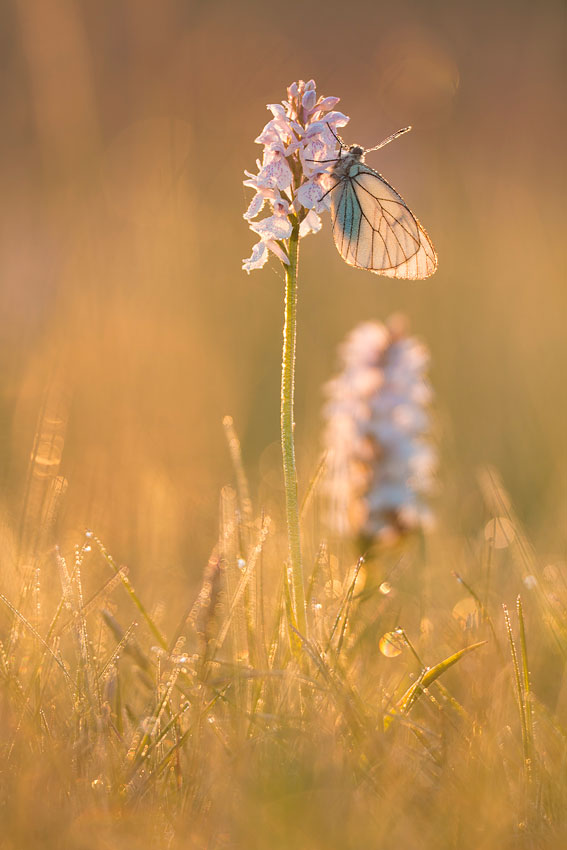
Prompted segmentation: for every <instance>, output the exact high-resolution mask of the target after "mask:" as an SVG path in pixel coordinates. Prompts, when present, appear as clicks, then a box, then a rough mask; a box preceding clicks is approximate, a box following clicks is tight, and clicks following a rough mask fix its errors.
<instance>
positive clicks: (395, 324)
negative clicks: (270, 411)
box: [324, 317, 437, 541]
mask: <svg viewBox="0 0 567 850" xmlns="http://www.w3.org/2000/svg"><path fill="white" fill-rule="evenodd" d="M340 354H341V360H342V371H341V373H340V374H339V375H338V376H337V377H336V378H334V379H333V380H332V381H330V382H329V383H328V384H327V386H326V388H325V389H326V395H327V399H328V400H327V404H326V406H325V410H324V415H325V419H326V430H325V443H326V447H327V450H328V459H329V460H328V467H329V474H328V477H327V485H326V492H327V496H328V499H329V522H330V525H331V526H332V527H333V529H334V530H335V531H336V532H337V533H339V534H341V535H352V536H355V537H362V538H366V539H368V538H370V539H374V540H376V539H377V540H381V541H386V540H388V541H390V540H392V539H397V538H398V537H399V536H401V535H403V534H405V533H407V532H409V531H414V530H416V529H419V528H425V527H427V526H429V525H430V524H431V522H432V515H431V512H430V510H429V508H428V506H427V499H428V497H429V496H431V495H432V493H433V492H434V489H435V470H436V465H437V457H436V452H435V450H434V448H433V446H432V444H431V441H430V414H429V405H430V402H431V396H432V392H431V387H430V385H429V381H428V377H427V367H428V363H429V355H428V352H427V349H426V348H425V346H424V345H423V344H421V343H420V342H418V341H417V340H416V339H414V338H411V337H408V336H407V334H406V332H405V322H404V321H403V320H402V319H400V318H399V317H397V318H394V319H392V320H390V322H389V323H388V324H387V325H382V324H379V323H377V322H366V323H364V324H362V325H359V326H358V327H357V328H355V330H354V331H352V333H351V334H350V335H349V336H348V337H347V339H346V342H345V343H344V344H343V346H342V347H341V350H340Z"/></svg>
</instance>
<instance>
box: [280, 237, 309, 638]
mask: <svg viewBox="0 0 567 850" xmlns="http://www.w3.org/2000/svg"><path fill="white" fill-rule="evenodd" d="M288 252H289V265H287V266H285V322H284V331H283V352H282V390H281V439H282V457H283V471H284V486H285V507H286V517H287V533H288V541H289V561H290V565H291V573H292V586H293V603H294V606H295V612H294V613H295V618H296V622H297V628H298V630H299V632H301V634H302V635H303V636H304V637H306V619H305V589H304V586H303V566H302V563H301V542H300V533H299V505H298V499H297V473H296V470H295V446H294V442H293V426H294V422H293V396H294V388H295V347H296V339H297V261H298V254H299V222H297V223H295V224H294V226H293V230H292V233H291V236H290V237H289V246H288Z"/></svg>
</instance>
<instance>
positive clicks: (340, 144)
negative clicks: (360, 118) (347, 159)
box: [325, 122, 346, 159]
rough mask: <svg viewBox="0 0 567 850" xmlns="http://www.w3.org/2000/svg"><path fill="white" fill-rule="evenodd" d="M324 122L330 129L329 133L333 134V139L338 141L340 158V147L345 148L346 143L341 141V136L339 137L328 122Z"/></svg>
mask: <svg viewBox="0 0 567 850" xmlns="http://www.w3.org/2000/svg"><path fill="white" fill-rule="evenodd" d="M325 123H326V124H327V127H328V128H329V130H330V131H331V133H332V134H333V136H334V137H335V139H336V140H337V142H338V143H339V147H340V150H339V159H340V156H341V152H342V149H343V148H346V145H345V143H344V142H343V140H342V139H341V137H340V136H339V135H338V134H337V133H335V131H334V130H333V128H332V127H331V125H330V124H328V123H327V122H325Z"/></svg>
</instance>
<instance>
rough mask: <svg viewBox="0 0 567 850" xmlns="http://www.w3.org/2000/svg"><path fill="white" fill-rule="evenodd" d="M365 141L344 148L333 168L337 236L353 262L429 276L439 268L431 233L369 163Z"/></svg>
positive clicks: (343, 252) (340, 248)
mask: <svg viewBox="0 0 567 850" xmlns="http://www.w3.org/2000/svg"><path fill="white" fill-rule="evenodd" d="M366 153H368V151H365V149H364V148H363V147H361V146H360V145H350V147H348V148H346V149H343V148H342V147H341V150H340V154H339V158H338V159H337V161H336V162H335V163H334V165H333V166H332V167H331V170H330V179H331V182H332V183H334V185H332V187H331V189H330V190H329V194H330V197H331V216H332V222H333V238H334V240H335V245H336V246H337V250H338V252H339V254H340V255H341V257H342V258H343V259H344V260H345V262H347V263H348V264H349V265H351V266H355V267H356V268H360V269H367V270H368V271H371V272H374V273H375V274H382V275H386V276H387V277H394V278H408V279H423V278H426V277H429V276H430V275H432V274H433V272H434V271H435V270H436V268H437V255H436V254H435V249H434V248H433V245H432V243H431V240H430V239H429V236H428V235H427V233H426V232H425V230H424V228H423V227H422V226H421V224H420V223H419V221H418V220H417V218H416V217H415V216H414V215H413V213H412V212H411V210H410V208H409V207H408V205H407V204H406V202H405V201H404V200H403V198H402V197H401V195H399V194H398V193H397V192H396V190H395V189H394V188H393V187H392V186H390V184H389V183H388V182H387V180H385V179H384V178H383V177H382V175H381V174H379V173H378V172H377V171H374V169H373V168H370V166H368V165H366V163H365V161H364V156H365V154H366Z"/></svg>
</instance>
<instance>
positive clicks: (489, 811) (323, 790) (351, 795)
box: [0, 420, 567, 850]
mask: <svg viewBox="0 0 567 850" xmlns="http://www.w3.org/2000/svg"><path fill="white" fill-rule="evenodd" d="M225 427H226V429H227V436H228V437H229V445H230V449H231V455H232V457H233V459H234V460H235V464H236V465H235V472H236V480H237V483H238V489H237V490H234V489H232V487H229V486H227V487H225V488H224V489H223V492H222V496H221V511H220V516H221V520H220V527H219V538H218V542H217V544H216V546H215V547H214V550H213V552H212V554H211V558H210V561H209V564H208V566H207V568H206V570H205V571H204V578H203V585H202V587H201V590H200V592H199V594H198V595H197V598H196V600H195V601H194V602H193V603H191V604H188V606H187V611H186V614H185V615H184V617H183V618H182V620H181V621H180V622H170V621H169V620H168V618H167V614H166V611H167V606H163V605H161V606H160V604H159V603H160V601H161V600H158V599H148V598H144V594H143V592H140V593H139V592H138V590H137V589H136V587H135V585H134V583H133V582H132V580H131V578H130V574H129V570H128V569H127V567H125V566H119V564H118V563H117V562H116V561H115V559H114V557H113V556H112V555H111V554H110V553H109V552H108V551H107V549H106V548H105V546H104V543H103V542H102V541H101V540H100V539H99V538H98V537H97V535H96V534H95V533H93V532H90V531H89V532H87V533H86V534H85V536H84V538H83V539H81V540H78V541H77V544H76V545H75V546H74V547H72V548H71V549H69V551H59V549H57V548H51V547H47V548H43V549H42V548H41V547H39V548H38V547H37V546H36V547H35V548H34V550H33V552H32V551H30V550H28V552H27V556H28V561H27V563H25V564H20V566H19V568H18V570H16V571H15V572H14V574H13V577H12V580H11V581H5V582H3V588H2V595H1V597H0V599H1V613H0V629H1V631H0V634H1V643H0V677H1V687H0V694H1V696H0V700H1V702H0V710H1V717H2V730H3V735H2V744H1V748H2V758H1V762H0V763H1V765H2V767H1V772H0V777H1V779H0V783H1V785H0V794H1V805H2V812H3V837H2V846H5V847H10V848H23V847H36V846H37V847H39V846H42V847H48V848H57V847H61V848H68V847H71V848H97V850H98V848H106V847H112V848H122V847H124V848H132V847H148V846H152V847H160V848H161V847H163V848H165V847H172V848H177V847H179V848H228V847H234V848H268V847H269V848H281V850H284V848H285V850H287V849H288V848H291V847H298V848H305V849H306V850H311V848H330V847H331V848H337V850H338V848H353V850H354V848H360V847H369V848H383V847H384V848H386V847H390V846H392V845H396V844H397V845H398V846H400V847H404V848H416V850H417V848H423V847H427V848H429V847H431V848H434V847H435V848H438V847H447V848H449V847H450V848H471V850H472V848H475V850H477V848H517V847H525V848H534V850H535V848H540V847H547V846H549V847H559V846H561V840H562V838H564V837H565V835H566V834H567V833H566V832H565V827H566V824H565V811H566V805H567V793H566V792H567V784H566V782H565V779H566V777H565V766H566V764H567V732H566V730H565V727H564V723H563V721H562V719H561V709H562V706H563V704H564V664H565V656H566V653H567V633H566V629H565V622H566V620H565V614H566V609H567V589H566V586H565V582H564V576H562V575H561V574H560V573H559V572H558V571H557V568H556V567H551V566H550V565H547V566H546V567H545V568H542V566H541V565H540V564H539V562H538V559H537V556H536V555H535V553H534V552H533V551H532V550H531V548H530V546H529V543H528V541H527V540H526V538H525V535H524V532H523V531H522V528H521V526H520V524H519V522H518V519H517V517H515V516H514V515H513V512H512V509H511V507H510V503H509V499H508V498H507V496H506V494H505V492H504V489H503V486H502V484H501V482H500V481H499V480H498V478H497V476H496V475H495V473H494V472H493V471H486V473H485V474H484V475H483V478H482V489H483V492H484V497H485V502H486V506H487V509H488V512H489V515H490V516H492V517H497V518H498V519H499V522H500V523H501V524H502V523H504V521H505V522H506V526H505V527H506V529H507V531H508V537H507V538H506V540H503V539H502V538H501V537H499V538H497V537H496V535H495V534H494V531H493V530H494V528H495V527H496V524H495V523H492V524H491V523H490V522H489V523H488V525H487V526H486V528H487V529H488V531H487V533H486V535H483V537H484V538H485V539H484V542H483V543H482V544H480V545H478V544H476V545H475V548H474V550H473V551H471V552H470V554H469V555H468V556H467V557H463V555H462V554H460V555H459V554H455V555H454V556H453V554H450V553H451V550H452V549H453V551H456V550H455V547H454V546H453V547H451V545H450V544H449V541H448V533H447V531H439V532H437V534H436V535H433V536H432V535H430V536H429V537H428V538H427V539H425V538H420V537H414V538H413V539H406V540H405V542H403V543H401V544H399V545H398V547H397V548H396V549H395V550H388V549H384V550H382V551H381V552H379V553H378V554H377V555H373V556H372V558H371V559H370V560H369V561H368V562H367V563H364V562H363V560H359V561H357V559H356V556H355V554H354V551H352V552H351V551H349V549H348V547H346V546H345V544H344V543H343V544H339V543H338V542H333V541H332V540H329V541H326V540H325V539H323V536H322V529H321V528H320V527H319V524H318V521H317V516H316V506H317V498H316V496H315V498H313V497H312V498H311V500H310V501H308V503H307V505H306V507H305V510H304V513H303V517H302V520H303V531H304V539H305V544H304V545H305V565H306V568H307V574H308V575H307V579H308V581H307V600H308V605H307V611H308V617H309V635H310V637H309V639H307V638H306V637H305V636H304V635H303V634H301V632H299V631H298V630H297V629H296V627H295V624H294V619H293V607H292V605H291V586H290V580H291V579H290V576H289V575H288V574H287V572H286V570H285V569H284V562H285V558H286V552H287V541H286V535H285V534H284V533H283V531H282V532H281V533H280V532H279V531H278V526H279V527H281V528H282V529H283V528H284V522H283V517H273V518H270V517H268V516H266V515H264V514H262V512H260V513H257V512H255V511H254V508H253V506H252V502H251V500H250V496H249V491H248V485H247V483H246V479H245V475H244V467H243V465H242V459H241V457H240V449H239V445H238V440H237V437H236V434H235V432H234V427H233V425H232V422H231V421H230V420H227V421H226V422H225ZM314 488H315V491H316V490H317V482H315V484H314ZM311 495H312V496H313V494H311ZM314 511H315V514H314ZM490 529H492V532H491V531H490ZM40 537H41V535H40ZM7 539H8V538H7V536H6V535H5V540H6V541H7ZM503 543H504V544H505V545H503ZM443 553H445V554H443ZM8 554H9V553H8V548H5V557H8ZM457 560H458V563H457V562H456V561H457ZM455 567H458V575H457V578H458V579H460V580H456V579H455V576H454V575H453V574H452V572H455V570H454V568H455ZM489 570H490V575H489ZM519 589H521V601H520V599H519V598H518V603H517V618H515V617H514V616H512V615H511V614H510V613H509V611H508V609H507V608H505V616H502V603H504V604H505V605H510V604H511V602H512V601H513V600H514V599H515V597H516V595H517V591H518V590H519ZM483 595H484V600H483V601H481V596H483ZM188 602H190V600H188ZM388 636H389V637H388Z"/></svg>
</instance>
